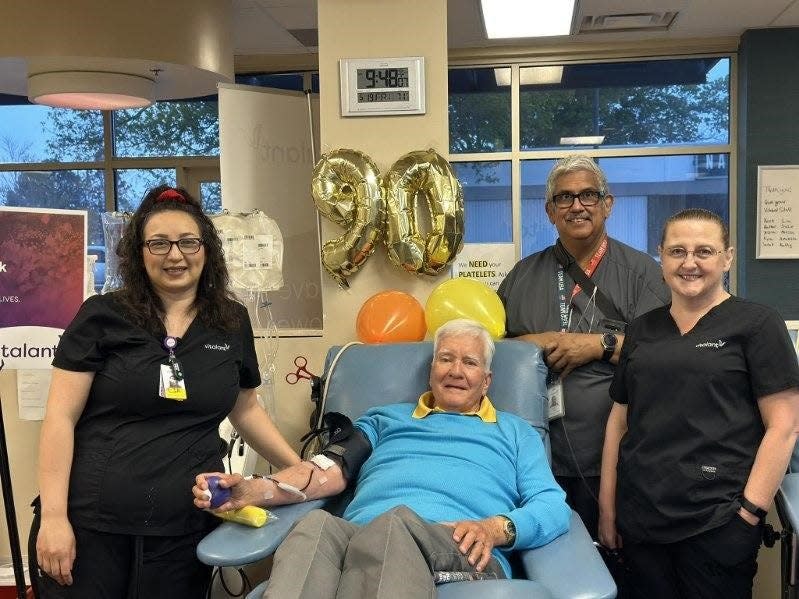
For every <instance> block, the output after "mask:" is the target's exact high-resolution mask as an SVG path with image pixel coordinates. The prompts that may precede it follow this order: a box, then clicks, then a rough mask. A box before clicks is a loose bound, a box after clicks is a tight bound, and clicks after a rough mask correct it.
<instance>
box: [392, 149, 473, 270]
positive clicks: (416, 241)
mask: <svg viewBox="0 0 799 599" xmlns="http://www.w3.org/2000/svg"><path fill="white" fill-rule="evenodd" d="M383 190H384V193H385V200H386V237H385V243H386V247H387V248H388V257H389V259H390V260H391V261H392V262H393V263H394V264H396V265H397V266H399V267H400V268H403V269H405V270H407V271H408V272H416V273H424V274H428V275H435V274H438V273H440V272H441V271H442V270H444V269H445V268H446V267H447V266H448V265H449V264H450V263H451V262H452V261H453V260H454V259H455V256H457V254H458V252H459V251H460V250H461V248H462V247H463V190H462V188H461V184H460V182H459V181H458V179H457V177H456V176H455V173H453V172H452V167H451V166H450V164H449V162H447V161H446V160H444V158H443V157H441V156H440V155H439V154H438V153H437V152H436V151H434V150H420V151H416V152H409V153H408V154H405V155H404V156H403V157H402V158H400V159H399V160H397V161H396V162H395V163H394V164H393V165H392V166H391V168H390V169H389V171H388V173H386V175H385V177H384V179H383ZM419 194H421V195H423V196H424V197H426V199H427V206H428V208H429V210H430V229H431V230H430V234H429V235H427V239H423V238H422V236H421V235H420V233H419V226H418V223H417V222H416V198H417V197H418V195H419Z"/></svg>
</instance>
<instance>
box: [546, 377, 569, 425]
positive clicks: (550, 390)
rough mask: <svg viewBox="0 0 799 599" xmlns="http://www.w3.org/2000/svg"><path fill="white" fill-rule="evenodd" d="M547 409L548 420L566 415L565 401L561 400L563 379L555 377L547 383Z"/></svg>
mask: <svg viewBox="0 0 799 599" xmlns="http://www.w3.org/2000/svg"><path fill="white" fill-rule="evenodd" d="M547 409H548V413H549V419H550V420H556V419H557V418H563V417H564V416H565V415H566V403H565V402H564V400H563V381H561V380H560V378H556V379H555V380H553V381H550V383H549V384H548V385H547Z"/></svg>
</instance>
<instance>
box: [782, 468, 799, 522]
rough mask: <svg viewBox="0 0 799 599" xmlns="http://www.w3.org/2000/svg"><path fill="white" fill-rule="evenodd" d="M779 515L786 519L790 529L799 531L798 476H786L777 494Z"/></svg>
mask: <svg viewBox="0 0 799 599" xmlns="http://www.w3.org/2000/svg"><path fill="white" fill-rule="evenodd" d="M777 500H778V502H779V504H780V508H781V510H780V512H781V515H784V517H785V518H786V519H787V522H783V525H785V524H789V525H790V527H791V529H792V530H794V531H799V474H786V475H785V478H783V479H782V483H781V484H780V489H779V491H778V492H777Z"/></svg>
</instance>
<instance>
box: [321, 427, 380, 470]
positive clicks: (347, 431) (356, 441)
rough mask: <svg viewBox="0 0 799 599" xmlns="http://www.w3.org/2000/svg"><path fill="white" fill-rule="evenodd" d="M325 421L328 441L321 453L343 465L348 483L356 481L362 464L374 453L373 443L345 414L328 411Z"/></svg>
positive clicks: (342, 468)
mask: <svg viewBox="0 0 799 599" xmlns="http://www.w3.org/2000/svg"><path fill="white" fill-rule="evenodd" d="M323 421H324V424H325V427H326V428H327V429H328V442H327V445H325V446H324V447H323V448H322V451H321V452H320V453H322V454H323V455H326V456H327V457H329V458H330V459H331V460H333V461H335V462H336V463H337V464H338V465H339V466H340V467H341V470H342V472H344V478H346V479H347V483H348V484H349V483H350V482H354V481H355V479H356V478H357V476H358V472H359V471H360V469H361V465H362V464H363V463H364V462H365V461H366V458H368V457H369V454H370V453H372V444H371V443H370V442H369V439H367V437H366V435H364V434H363V432H361V431H360V430H359V429H357V428H356V427H354V426H353V425H352V420H350V419H349V418H347V417H346V416H344V415H343V414H339V413H338V412H328V413H327V414H325V415H324V417H323Z"/></svg>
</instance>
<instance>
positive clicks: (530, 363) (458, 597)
mask: <svg viewBox="0 0 799 599" xmlns="http://www.w3.org/2000/svg"><path fill="white" fill-rule="evenodd" d="M496 345H497V351H496V354H495V356H494V360H493V363H492V365H491V370H492V371H493V373H494V377H493V381H492V384H491V388H490V389H489V390H488V394H489V396H490V397H491V401H492V402H493V403H494V405H495V406H496V407H497V409H499V410H504V411H507V412H513V413H515V414H517V415H519V416H521V417H522V418H524V419H526V420H527V421H528V422H530V424H531V425H533V426H534V427H535V428H536V429H537V430H538V432H539V433H540V434H541V436H542V438H543V440H544V443H545V446H546V448H547V451H549V437H548V422H547V417H546V407H547V395H546V382H545V379H546V371H547V369H546V365H545V364H544V362H543V360H542V358H541V353H540V351H539V349H538V348H537V347H536V346H535V345H533V344H530V343H525V342H521V341H512V340H508V341H501V342H498V343H497V344H496ZM432 355H433V344H432V343H429V342H423V343H397V344H390V345H352V346H347V347H345V349H344V350H343V351H340V348H333V349H331V350H330V352H329V353H328V357H327V364H326V367H325V379H326V380H325V385H326V397H325V405H324V406H323V410H324V412H330V411H332V412H341V413H343V414H346V415H347V416H349V417H350V418H351V419H352V420H355V419H356V418H357V417H358V416H360V415H361V414H363V413H364V412H365V411H366V410H367V409H369V408H370V407H372V406H375V405H382V404H389V403H396V402H414V403H415V402H416V400H417V399H418V397H419V395H421V394H422V393H423V392H424V391H426V390H428V388H429V386H428V379H429V373H430V364H431V361H432ZM324 504H325V502H324V501H309V502H306V503H302V504H295V505H291V506H282V507H278V508H275V509H274V510H273V512H274V513H275V515H276V516H278V519H277V520H275V521H272V522H270V523H269V524H267V525H266V526H264V527H263V528H258V529H253V528H248V527H246V526H242V525H240V524H234V523H230V522H225V523H223V524H221V525H220V526H219V527H218V528H217V529H216V530H215V531H213V532H212V533H210V534H209V535H208V536H206V537H205V538H204V539H203V540H202V542H201V543H200V544H199V545H198V547H197V555H198V557H199V559H200V560H201V561H202V562H204V563H206V564H209V565H212V566H242V565H246V564H249V563H253V562H256V561H258V560H261V559H263V558H265V557H267V556H269V555H271V554H272V553H273V552H274V550H275V549H276V548H277V546H278V545H279V544H280V542H281V541H282V539H283V538H284V537H285V536H286V534H287V533H288V532H289V530H290V528H291V526H292V524H293V522H295V521H296V520H297V519H298V518H300V517H302V516H303V515H304V514H306V513H307V512H309V511H311V510H312V509H314V508H318V507H322V506H323V505H324ZM518 553H519V555H518V557H519V560H518V561H519V562H520V564H521V570H522V571H521V572H520V573H519V574H517V576H519V575H523V576H525V579H513V580H498V581H496V580H494V581H475V582H452V583H448V584H443V585H439V586H438V587H437V590H438V597H440V598H442V599H477V598H481V599H483V598H485V597H491V598H492V599H538V598H557V599H576V598H580V599H589V598H594V599H612V598H613V597H615V596H616V586H615V584H614V582H613V579H612V578H611V576H610V573H609V572H608V570H607V568H606V567H605V565H604V563H603V561H602V558H601V557H600V555H599V553H598V552H597V550H596V548H595V547H594V545H593V542H592V540H591V537H590V535H589V534H588V532H587V531H586V529H585V527H584V526H583V523H582V521H581V520H580V518H579V516H577V514H576V513H574V512H572V517H571V523H570V528H569V531H568V532H567V533H566V534H564V535H562V536H560V537H558V538H557V539H555V540H554V541H552V542H551V543H549V544H547V545H545V546H543V547H539V548H537V549H533V550H529V551H521V552H518ZM267 586H268V581H266V582H264V583H262V584H260V585H258V586H257V587H256V588H255V589H253V591H252V592H251V593H250V594H249V595H247V599H256V598H260V597H261V595H262V594H263V592H264V590H265V589H266V587H267Z"/></svg>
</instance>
